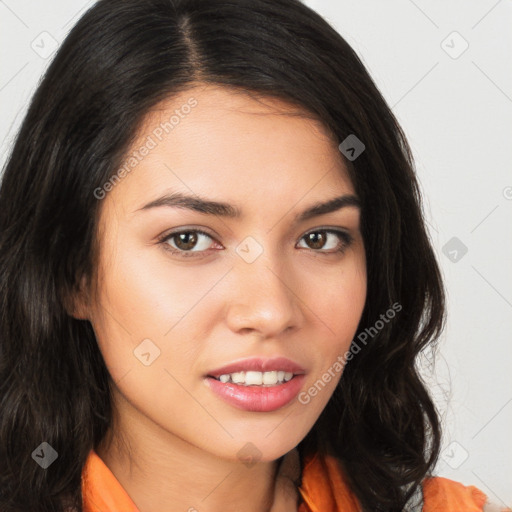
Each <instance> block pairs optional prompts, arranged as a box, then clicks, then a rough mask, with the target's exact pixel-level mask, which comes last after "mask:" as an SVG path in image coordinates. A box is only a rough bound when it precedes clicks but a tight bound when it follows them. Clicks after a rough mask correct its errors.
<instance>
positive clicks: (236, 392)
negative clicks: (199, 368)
mask: <svg viewBox="0 0 512 512" xmlns="http://www.w3.org/2000/svg"><path fill="white" fill-rule="evenodd" d="M305 373H306V372H305V370H304V369H303V368H301V367H300V366H299V365H298V364H296V363H294V362H293V361H291V360H289V359H286V358H282V357H278V358H274V359H263V358H253V359H245V360H242V361H238V362H234V363H231V364H229V365H226V366H223V367H222V368H218V369H216V370H213V371H211V372H209V373H208V374H207V375H205V379H204V380H205V383H206V384H207V386H208V387H209V388H210V389H211V390H212V391H213V392H214V393H215V394H216V395H217V396H218V397H220V398H222V399H223V400H224V401H226V402H227V403H229V404H230V405H232V406H234V407H236V408H238V409H242V410H246V411H253V412H270V411H275V410H277V409H280V408H281V407H284V406H285V405H288V404H289V403H290V402H291V401H292V400H293V399H294V398H295V397H296V396H297V395H298V393H299V391H300V389H301V388H302V385H303V381H304V378H305Z"/></svg>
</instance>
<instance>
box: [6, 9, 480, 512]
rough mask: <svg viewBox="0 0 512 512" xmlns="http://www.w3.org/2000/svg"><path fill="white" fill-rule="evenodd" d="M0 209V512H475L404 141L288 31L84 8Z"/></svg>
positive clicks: (253, 17) (212, 15)
mask: <svg viewBox="0 0 512 512" xmlns="http://www.w3.org/2000/svg"><path fill="white" fill-rule="evenodd" d="M0 204H1V209H0V210H1V213H0V237H1V238H0V259H1V264H2V265H1V268H2V273H1V280H0V297H1V299H0V300H1V306H2V316H1V332H2V342H1V345H0V346H1V351H2V357H1V362H0V377H1V378H0V386H1V399H2V402H1V403H2V423H1V428H0V435H1V440H2V442H1V445H0V450H1V452H0V457H1V459H2V460H3V461H4V462H5V463H4V465H3V466H2V467H1V468H0V505H1V506H0V508H1V510H5V511H21V510H23V511H26V510H31V511H32V510H33V511H35V510H37V511H48V512H49V511H61V510H68V511H69V510H84V511H86V512H92V511H102V512H107V511H109V512H114V511H117V512H121V511H128V510H130V511H133V512H136V511H140V512H150V511H151V512H153V511H156V512H167V511H169V512H174V511H175V510H176V511H177V510H188V511H195V510H197V511H217V510H221V509H222V510H226V508H227V509H232V510H237V511H242V512H245V511H263V510H265V511H268V510H271V511H274V512H277V511H284V510H286V511H289V510H298V511H300V512H308V511H327V510H329V511H331V510H332V511H336V510H368V511H375V510H382V511H395V510H421V507H422V506H424V510H427V511H428V510H437V509H439V510H440V509H442V510H454V511H455V510H466V511H469V510H486V509H485V507H486V506H487V505H489V504H488V503H487V505H485V503H486V501H487V497H486V496H485V494H484V493H483V492H482V491H480V490H479V489H477V488H475V487H473V486H468V487H466V486H464V485H462V484H461V483H457V482H453V481H451V480H447V479H443V478H441V477H434V476H433V475H432V469H433V467H434V465H435V463H436V460H437V457H438V454H439V447H440V426H439V420H438V415H437V412H436V409H435V407H434V405H433V402H432V400H431V398H430V396H429V394H428V392H427V390H426V389H425V387H424V385H423V383H422V381H421V380H420V378H419V376H418V374H417V372H416V370H415V367H414V363H415V359H416V357H417V355H418V353H419V352H420V351H421V350H422V349H424V348H425V347H427V346H428V345H429V344H435V343H436V340H437V338H438V336H439V334H440V332H441V330H442V327H443V322H444V292H443V286H442V282H441V278H440V273H439V269H438V266H437V263H436V260H435V257H434V253H433V250H432V248H431V245H430V242H429V239H428V237H427V233H426V230H425V226H424V221H423V217H422V211H421V203H420V195H419V192H418V184H417V181H416V177H415V174H414V170H413V164H412V158H411V155H410V151H409V148H408V146H407V142H406V140H405V137H404V135H403V134H402V132H401V129H400V127H399V125H398V124H397V122H396V120H395V118H394V117H393V115H392V113H391V111H390V109H389V107H388V106H387V105H386V104H385V102H384V100H383V99H382V96H381V95H380V93H379V92H378V90H377V89H376V87H375V85H374V83H373V81H372V80H371V78H370V77H369V75H368V73H367V72H366V70H365V68H364V67H363V65H362V63H361V62H360V60H359V59H358V58H357V56H356V54H355V53H354V52H353V50H352V49H351V48H350V47H349V46H348V45H347V43H346V42H345V41H344V40H343V39H342V38H341V36H340V35H339V34H338V33H336V32H335V31H334V30H333V29H332V28H331V27H330V26H329V25H328V24H327V23H326V22H325V21H324V20H323V19H322V18H320V17H319V16H318V15H317V14H316V13H314V12H313V11H312V10H310V9H309V8H307V7H306V6H304V5H302V4H301V3H299V2H298V1H296V0H278V1H275V0H274V1H270V0H237V1H236V2H233V1H226V0H181V1H179V0H149V1H148V0H146V1H143V0H108V1H107V0H100V1H99V2H98V3H97V4H96V5H94V6H93V7H92V8H91V9H90V10H89V11H88V12H87V13H86V14H85V15H84V16H83V17H82V19H81V20H80V21H79V22H78V24H77V25H76V26H75V27H74V29H73V30H72V31H71V33H70V34H69V36H68V37H67V38H66V40H65V41H64V43H63V45H62V47H61V48H60V50H59V52H58V53H57V55H56V57H55V59H54V61H53V62H52V64H51V66H50V67H49V69H48V71H47V73H46V76H45V77H44V80H43V81H42V82H41V84H40V86H39V88H38V90H37V91H36V93H35V95H34V98H33V100H32V103H31V105H30V108H29V111H28V113H27V116H26V118H25V120H24V122H23V125H22V127H21V129H20V132H19V134H18V137H17V141H16V143H15V145H14V147H13V150H12V153H11V155H10V158H9V160H8V163H7V165H6V168H5V172H4V176H3V181H2V187H1V190H0Z"/></svg>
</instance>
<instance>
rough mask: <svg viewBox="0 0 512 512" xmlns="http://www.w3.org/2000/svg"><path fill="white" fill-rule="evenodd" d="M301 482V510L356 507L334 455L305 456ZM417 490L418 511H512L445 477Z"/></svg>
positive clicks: (428, 479)
mask: <svg viewBox="0 0 512 512" xmlns="http://www.w3.org/2000/svg"><path fill="white" fill-rule="evenodd" d="M302 484H303V485H302V487H301V488H300V492H301V494H302V497H303V499H304V501H305V502H306V504H307V505H308V506H309V508H304V510H308V511H309V510H312V511H314V512H316V511H320V510H336V511H338V510H340V511H341V510H359V508H358V500H357V499H356V497H355V495H354V494H353V493H352V491H351V489H350V488H349V486H348V482H347V479H346V475H345V474H344V472H343V470H342V467H341V466H340V465H339V464H338V461H337V459H336V458H335V457H332V456H329V455H327V456H323V457H322V456H319V455H318V454H315V456H313V457H311V458H309V459H308V460H307V461H306V463H305V467H304V473H303V481H302ZM421 490H422V492H423V508H422V512H438V511H439V512H505V511H506V512H512V509H510V508H505V507H500V506H498V505H496V504H493V503H492V502H490V501H489V499H488V497H487V495H486V494H485V493H484V492H482V491H481V490H480V489H478V488H477V487H475V486H473V485H468V486H466V485H464V484H462V483H460V482H457V481H455V480H450V479H449V478H444V477H440V476H430V477H426V478H425V479H424V481H423V485H422V489H421ZM325 505H327V506H325Z"/></svg>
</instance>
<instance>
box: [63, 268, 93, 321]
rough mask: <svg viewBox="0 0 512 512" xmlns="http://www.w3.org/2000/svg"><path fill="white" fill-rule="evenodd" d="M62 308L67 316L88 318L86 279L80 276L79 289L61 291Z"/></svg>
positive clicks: (81, 318)
mask: <svg viewBox="0 0 512 512" xmlns="http://www.w3.org/2000/svg"><path fill="white" fill-rule="evenodd" d="M63 296H64V297H63V304H64V309H65V310H66V312H67V313H68V315H69V316H72V317H73V318H76V319H77V320H89V294H88V287H87V279H86V278H85V276H84V277H82V279H81V280H80V285H79V289H76V287H75V288H74V289H73V290H72V291H69V290H66V291H65V292H64V293H63Z"/></svg>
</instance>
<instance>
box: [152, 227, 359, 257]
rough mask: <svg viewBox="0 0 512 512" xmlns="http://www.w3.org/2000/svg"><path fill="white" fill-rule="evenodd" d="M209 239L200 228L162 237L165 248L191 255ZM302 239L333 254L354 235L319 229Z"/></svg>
mask: <svg viewBox="0 0 512 512" xmlns="http://www.w3.org/2000/svg"><path fill="white" fill-rule="evenodd" d="M208 239H209V240H213V238H212V237H211V236H210V235H209V234H208V233H205V232H204V231H200V230H198V229H189V230H187V231H179V232H175V233H171V234H170V235H167V236H165V237H164V238H162V239H161V240H160V243H162V244H164V248H165V249H166V250H168V251H171V253H173V254H177V255H179V256H184V257H189V256H197V253H201V252H205V251H206V250H207V249H208V247H209V242H208ZM302 240H305V243H306V244H308V245H309V244H311V245H312V247H311V245H309V247H306V248H307V249H308V248H309V249H311V250H313V251H314V252H321V253H327V254H331V253H338V252H343V251H345V249H347V248H348V246H349V245H350V244H351V242H352V237H351V235H349V234H348V233H346V232H345V231H338V230H333V229H317V230H316V231H310V232H309V233H307V234H305V235H304V236H302V238H301V241H302ZM328 241H330V242H331V243H330V244H328V245H330V246H329V247H327V248H325V247H324V246H325V244H326V243H327V242H328ZM171 242H173V244H171ZM192 249H196V250H192ZM326 249H327V250H326Z"/></svg>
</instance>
